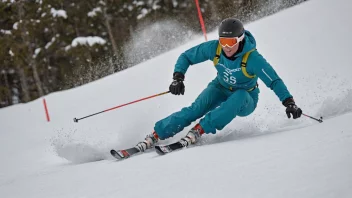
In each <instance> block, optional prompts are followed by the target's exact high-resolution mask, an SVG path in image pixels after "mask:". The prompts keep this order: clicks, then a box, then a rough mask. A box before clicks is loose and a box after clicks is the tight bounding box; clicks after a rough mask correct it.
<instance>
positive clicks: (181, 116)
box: [154, 80, 227, 140]
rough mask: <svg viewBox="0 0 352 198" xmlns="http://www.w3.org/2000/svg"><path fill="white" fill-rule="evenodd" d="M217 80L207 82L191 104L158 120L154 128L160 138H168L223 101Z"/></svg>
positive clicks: (222, 94)
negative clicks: (205, 86) (206, 85)
mask: <svg viewBox="0 0 352 198" xmlns="http://www.w3.org/2000/svg"><path fill="white" fill-rule="evenodd" d="M221 89H222V87H221V85H219V84H218V81H217V80H213V81H212V82H211V83H209V85H208V87H207V88H206V89H205V90H203V92H202V93H201V94H200V95H199V96H198V98H197V99H196V100H195V101H194V102H193V103H192V105H191V106H189V107H185V108H183V109H182V110H181V111H178V112H176V113H173V114H171V115H170V116H168V117H166V118H164V119H162V120H160V121H158V122H157V123H156V124H155V127H154V130H155V132H156V133H157V135H158V136H159V138H160V139H161V140H163V139H166V138H169V137H172V136H174V135H175V134H177V133H178V132H180V131H182V130H183V129H184V127H186V126H188V125H190V124H191V123H192V122H194V121H195V120H197V119H199V118H201V117H202V116H203V115H205V114H206V113H207V112H209V111H210V110H212V109H214V108H216V107H217V106H219V105H220V104H221V102H223V101H225V100H226V98H227V96H226V94H224V92H223V91H222V90H221Z"/></svg>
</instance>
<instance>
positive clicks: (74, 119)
mask: <svg viewBox="0 0 352 198" xmlns="http://www.w3.org/2000/svg"><path fill="white" fill-rule="evenodd" d="M168 93H170V91H166V92H163V93H159V94H155V95H152V96H148V97H145V98H142V99H139V100H135V101H132V102H129V103H126V104H122V105H119V106H116V107H112V108H110V109H106V110H104V111H100V112H97V113H94V114H91V115H87V116H85V117H82V118H73V121H74V122H78V121H79V120H83V119H85V118H89V117H92V116H95V115H98V114H101V113H105V112H108V111H111V110H114V109H118V108H121V107H124V106H127V105H130V104H133V103H136V102H140V101H143V100H147V99H150V98H154V97H157V96H161V95H164V94H168Z"/></svg>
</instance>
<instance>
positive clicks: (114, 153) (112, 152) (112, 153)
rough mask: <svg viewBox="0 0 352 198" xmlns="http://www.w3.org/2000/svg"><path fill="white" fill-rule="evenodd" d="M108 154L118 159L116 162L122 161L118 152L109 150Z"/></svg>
mask: <svg viewBox="0 0 352 198" xmlns="http://www.w3.org/2000/svg"><path fill="white" fill-rule="evenodd" d="M110 154H111V155H112V156H113V157H114V158H116V159H118V160H121V159H123V158H122V157H121V156H120V155H119V154H118V152H117V151H115V150H113V149H112V150H110Z"/></svg>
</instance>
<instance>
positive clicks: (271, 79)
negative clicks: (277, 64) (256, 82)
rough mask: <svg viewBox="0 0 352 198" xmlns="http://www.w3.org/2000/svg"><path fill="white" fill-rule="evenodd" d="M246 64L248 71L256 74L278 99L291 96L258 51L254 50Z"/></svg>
mask: <svg viewBox="0 0 352 198" xmlns="http://www.w3.org/2000/svg"><path fill="white" fill-rule="evenodd" d="M248 66H250V67H249V68H248V71H249V72H251V73H253V74H255V75H256V76H258V77H259V78H260V79H261V80H262V81H263V82H264V83H265V85H266V86H267V87H269V88H270V89H271V90H273V91H274V92H275V94H276V95H277V96H278V98H279V99H280V101H284V100H285V99H287V98H290V97H292V95H291V94H290V92H289V91H288V89H287V87H286V85H285V83H284V82H283V81H282V80H281V78H280V77H279V75H278V74H277V73H276V71H275V70H274V68H273V67H272V66H271V65H270V64H269V63H268V62H267V61H266V60H265V58H264V57H263V56H262V55H261V54H259V52H257V51H254V52H253V53H252V54H251V55H250V56H249V59H248V63H247V67H248Z"/></svg>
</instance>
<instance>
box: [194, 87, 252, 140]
mask: <svg viewBox="0 0 352 198" xmlns="http://www.w3.org/2000/svg"><path fill="white" fill-rule="evenodd" d="M256 106H257V100H253V98H252V97H251V95H250V94H249V93H248V92H247V91H246V90H237V91H235V92H234V93H233V94H232V95H231V96H230V97H229V98H228V99H227V100H226V101H225V102H223V103H222V104H221V105H220V106H219V108H216V109H214V110H213V111H210V112H209V113H207V114H206V115H205V117H204V118H203V119H202V120H201V121H200V125H201V127H202V128H203V130H204V132H205V133H213V134H215V133H216V129H217V130H221V129H223V128H224V127H225V126H226V125H227V124H228V123H230V122H231V121H232V120H233V119H234V118H235V117H236V116H248V115H249V114H251V113H252V112H253V111H254V109H255V108H256Z"/></svg>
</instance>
